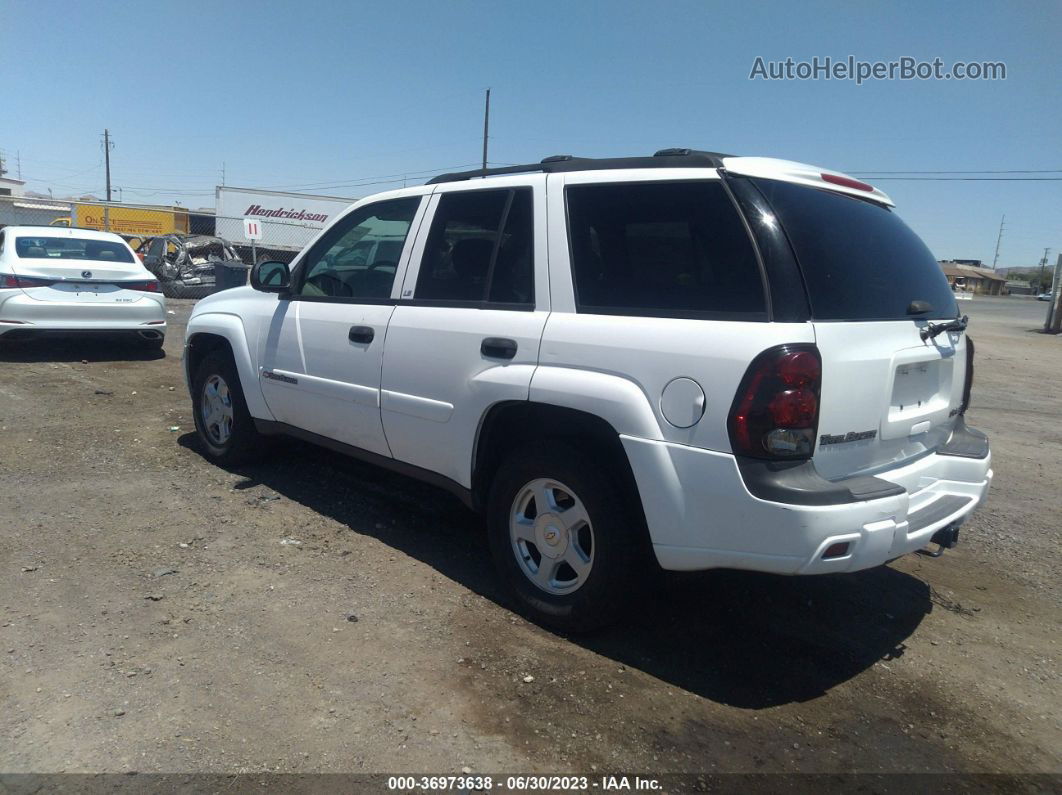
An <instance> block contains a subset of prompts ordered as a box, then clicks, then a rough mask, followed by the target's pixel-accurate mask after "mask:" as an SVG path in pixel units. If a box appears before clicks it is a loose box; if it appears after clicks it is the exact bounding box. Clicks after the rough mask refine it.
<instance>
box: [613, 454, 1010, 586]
mask: <svg viewBox="0 0 1062 795" xmlns="http://www.w3.org/2000/svg"><path fill="white" fill-rule="evenodd" d="M621 439H622V441H623V444H624V447H625V449H626V450H627V455H628V458H629V459H630V462H631V466H632V468H633V470H634V474H635V478H636V479H637V482H638V487H639V491H640V493H641V497H642V505H643V508H644V509H645V515H646V519H647V521H648V524H649V530H650V536H651V538H652V542H653V548H654V550H655V552H656V556H657V560H658V561H659V562H660V565H661V566H662V567H663V568H665V569H673V570H698V569H711V568H737V569H750V570H755V571H766V572H774V573H777V574H825V573H831V572H846V571H858V570H860V569H866V568H870V567H873V566H878V565H881V564H883V563H886V562H888V561H889V560H892V559H893V558H897V557H900V556H901V555H905V554H907V553H909V552H914V551H915V550H917V549H920V548H921V547H923V546H925V545H926V544H928V543H929V541H930V539H931V538H932V537H933V535H934V533H936V532H937V531H938V530H941V529H943V528H946V527H951V526H957V525H959V524H961V523H962V522H964V521H965V520H966V518H967V517H968V516H969V515H970V514H971V513H972V512H973V511H974V509H975V508H976V507H977V506H978V505H979V504H980V503H981V502H983V501H984V499H985V497H986V496H987V494H988V489H989V486H990V484H991V482H992V468H991V463H992V458H991V453H990V452H989V451H988V450H987V449H986V450H985V455H984V457H983V458H973V457H968V456H961V455H942V454H932V455H929V456H926V457H924V458H921V459H919V460H918V461H915V462H914V463H911V464H908V465H906V466H903V467H899V468H897V469H894V470H890V471H888V472H884V473H879V474H878V475H877V477H876V480H878V481H880V482H883V483H884V484H885V485H887V486H890V487H892V488H888V489H880V490H878V491H877V493H879V494H883V495H885V496H877V497H869V498H866V499H860V498H859V496H858V495H857V496H856V498H855V499H853V500H851V501H845V502H839V503H834V504H794V503H788V502H777V501H772V500H765V499H762V498H760V497H757V496H755V495H754V494H753V493H751V492H750V491H749V489H748V488H747V486H746V484H745V482H744V480H743V479H742V476H741V470H740V468H739V465H738V462H737V460H736V459H735V458H734V457H733V456H732V455H727V454H723V453H716V452H712V451H709V450H701V449H698V448H693V447H686V446H683V445H676V444H671V443H668V442H660V441H651V440H645V439H636V438H633V437H625V436H624V437H621ZM890 492H891V493H890ZM870 493H874V492H873V490H871V492H870ZM868 496H869V495H868ZM839 543H847V544H848V546H847V550H846V552H845V554H843V555H840V556H838V557H831V558H829V559H825V558H824V557H823V555H824V553H825V552H826V550H827V549H828V548H830V547H831V546H833V545H834V544H839Z"/></svg>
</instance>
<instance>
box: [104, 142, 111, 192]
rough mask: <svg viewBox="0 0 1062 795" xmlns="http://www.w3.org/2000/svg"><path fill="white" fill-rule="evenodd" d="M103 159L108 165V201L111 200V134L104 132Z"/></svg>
mask: <svg viewBox="0 0 1062 795" xmlns="http://www.w3.org/2000/svg"><path fill="white" fill-rule="evenodd" d="M103 158H104V160H105V161H106V163H107V201H110V200H111V132H110V130H104V131H103Z"/></svg>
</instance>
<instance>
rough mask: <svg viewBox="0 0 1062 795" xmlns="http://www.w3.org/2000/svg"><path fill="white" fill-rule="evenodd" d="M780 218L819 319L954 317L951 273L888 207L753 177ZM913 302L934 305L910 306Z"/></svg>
mask: <svg viewBox="0 0 1062 795" xmlns="http://www.w3.org/2000/svg"><path fill="white" fill-rule="evenodd" d="M753 182H754V183H755V184H756V186H757V187H758V188H759V189H760V191H762V192H763V195H764V196H766V197H767V201H768V202H770V204H771V207H772V208H773V209H774V213H775V215H776V216H777V217H778V220H779V221H780V222H781V224H782V228H783V229H784V230H785V233H786V235H787V236H788V238H789V241H790V243H791V244H792V246H793V250H794V252H795V253H796V258H797V262H798V263H799V265H800V270H801V271H802V272H803V274H804V281H805V282H806V284H807V289H808V298H809V300H810V301H811V313H812V317H813V318H814V319H815V320H911V319H914V318H918V317H938V318H940V317H955V316H956V315H957V314H958V312H959V310H958V306H957V305H956V303H955V297H954V295H953V294H952V291H951V287H950V286H949V285H948V280H947V278H946V277H945V276H944V272H943V271H942V270H941V268H940V265H938V264H937V261H936V259H935V258H934V257H933V255H932V253H930V251H929V249H928V248H927V247H926V244H925V243H923V242H922V240H921V239H920V238H919V237H918V235H916V234H915V233H914V232H912V231H911V229H910V228H909V227H908V226H907V224H905V223H904V222H903V221H901V220H900V218H899V217H898V216H897V215H896V214H895V213H893V212H892V211H891V210H889V209H887V208H885V207H882V206H881V205H879V204H874V203H871V202H868V201H864V200H862V199H856V198H852V197H850V196H846V195H843V194H840V193H835V192H833V191H828V190H819V189H817V188H808V187H804V186H801V185H794V184H792V183H790V182H780V181H777V180H771V179H753ZM914 301H921V302H926V303H928V304H929V307H930V309H929V311H927V312H921V313H913V312H908V309H909V308H911V304H912V302H914Z"/></svg>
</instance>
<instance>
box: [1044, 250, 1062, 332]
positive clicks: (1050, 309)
mask: <svg viewBox="0 0 1062 795" xmlns="http://www.w3.org/2000/svg"><path fill="white" fill-rule="evenodd" d="M1060 282H1062V254H1059V255H1058V261H1057V262H1055V276H1054V279H1053V280H1052V281H1051V300H1050V301H1048V302H1047V320H1045V321H1044V331H1045V332H1047V333H1048V334H1058V333H1059V332H1062V308H1059V306H1058V303H1059V301H1058V299H1059V295H1060V294H1062V284H1060Z"/></svg>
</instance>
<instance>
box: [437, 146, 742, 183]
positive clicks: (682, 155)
mask: <svg viewBox="0 0 1062 795" xmlns="http://www.w3.org/2000/svg"><path fill="white" fill-rule="evenodd" d="M731 156H732V155H724V154H720V153H719V152H703V151H701V150H699V149H661V150H660V151H658V152H656V153H655V154H653V156H652V157H600V158H598V157H575V156H573V155H550V156H549V157H545V158H543V159H542V160H541V161H540V162H538V163H527V164H525V165H522V166H499V167H498V168H477V169H475V170H474V171H455V172H453V173H450V174H440V175H439V176H437V177H432V178H431V179H429V180H428V181H427V183H426V184H428V185H438V184H440V183H444V182H463V181H465V180H469V179H476V178H477V177H497V176H502V175H504V174H527V173H534V172H542V173H546V174H553V173H557V172H563V171H603V170H605V169H614V168H690V167H694V168H698V167H699V168H722V167H723V158H724V157H731Z"/></svg>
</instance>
